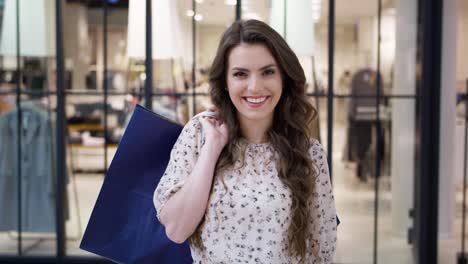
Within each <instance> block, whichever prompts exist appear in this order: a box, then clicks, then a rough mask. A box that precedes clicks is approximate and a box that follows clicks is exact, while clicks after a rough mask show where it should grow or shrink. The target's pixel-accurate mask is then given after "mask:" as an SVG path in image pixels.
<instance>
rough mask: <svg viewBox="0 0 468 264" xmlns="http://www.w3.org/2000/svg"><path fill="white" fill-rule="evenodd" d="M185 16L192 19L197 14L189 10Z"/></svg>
mask: <svg viewBox="0 0 468 264" xmlns="http://www.w3.org/2000/svg"><path fill="white" fill-rule="evenodd" d="M185 14H186V15H187V16H189V17H192V16H193V15H195V12H193V10H191V9H189V10H187V12H185Z"/></svg>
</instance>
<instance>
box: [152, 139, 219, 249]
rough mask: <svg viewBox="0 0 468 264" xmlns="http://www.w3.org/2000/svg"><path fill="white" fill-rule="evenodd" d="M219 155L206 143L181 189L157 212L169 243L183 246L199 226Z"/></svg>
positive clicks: (216, 150)
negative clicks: (170, 241) (159, 214)
mask: <svg viewBox="0 0 468 264" xmlns="http://www.w3.org/2000/svg"><path fill="white" fill-rule="evenodd" d="M219 154H220V150H219V147H216V146H215V145H213V144H210V143H209V142H206V144H205V145H203V147H202V149H201V152H200V156H199V157H198V160H197V162H196V164H195V166H194V168H193V171H192V173H191V174H190V176H189V177H188V179H187V181H186V182H185V183H184V186H183V187H182V188H181V189H180V190H179V191H178V192H177V193H175V194H174V196H172V198H171V199H169V200H168V201H167V203H166V205H165V206H164V208H163V209H162V210H161V217H160V218H161V223H162V224H163V225H164V226H165V228H166V234H167V236H168V238H169V239H170V240H172V241H174V242H176V243H179V244H180V243H183V242H184V241H185V240H186V239H187V238H188V237H190V235H192V233H193V232H194V231H195V229H196V227H197V226H198V224H199V223H200V221H201V219H202V217H203V215H204V214H205V211H206V207H207V204H208V197H209V194H210V189H211V183H212V181H213V175H214V168H215V165H216V162H217V160H218V157H219Z"/></svg>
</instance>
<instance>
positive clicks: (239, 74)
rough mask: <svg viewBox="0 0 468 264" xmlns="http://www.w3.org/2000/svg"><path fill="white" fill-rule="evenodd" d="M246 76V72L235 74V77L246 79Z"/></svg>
mask: <svg viewBox="0 0 468 264" xmlns="http://www.w3.org/2000/svg"><path fill="white" fill-rule="evenodd" d="M245 75H246V74H245V72H235V73H234V77H244V76H245Z"/></svg>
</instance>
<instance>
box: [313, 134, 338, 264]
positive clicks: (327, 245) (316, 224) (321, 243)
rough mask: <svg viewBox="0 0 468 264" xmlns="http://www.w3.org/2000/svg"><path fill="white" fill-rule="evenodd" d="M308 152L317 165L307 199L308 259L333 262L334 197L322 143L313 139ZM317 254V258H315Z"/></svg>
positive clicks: (324, 263)
mask: <svg viewBox="0 0 468 264" xmlns="http://www.w3.org/2000/svg"><path fill="white" fill-rule="evenodd" d="M309 152H310V155H311V158H312V160H313V162H314V164H316V165H317V169H318V175H317V176H316V178H315V190H314V191H313V193H312V199H311V201H309V206H310V209H311V219H310V224H311V225H310V231H311V237H312V241H311V242H312V245H311V246H310V247H309V248H310V249H311V250H310V252H308V253H309V254H311V256H310V259H315V260H316V261H314V262H313V263H320V264H322V263H323V264H329V263H332V262H333V257H334V255H335V249H336V240H337V222H336V209H335V198H334V196H333V190H332V186H331V182H330V174H329V170H328V163H327V158H326V154H325V151H324V149H323V147H322V145H321V144H320V143H319V142H318V141H317V140H315V139H313V140H312V141H311V146H310V149H309ZM317 256H318V257H319V260H317V259H316V258H317Z"/></svg>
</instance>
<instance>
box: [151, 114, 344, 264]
mask: <svg viewBox="0 0 468 264" xmlns="http://www.w3.org/2000/svg"><path fill="white" fill-rule="evenodd" d="M203 143H204V139H203V135H202V130H201V124H200V122H199V120H198V117H195V118H193V119H191V120H190V121H189V122H188V123H187V124H186V125H185V127H184V129H183V130H182V132H181V134H180V136H179V138H178V140H177V142H176V143H175V145H174V147H173V149H172V152H171V157H170V161H169V164H168V166H167V169H166V171H165V173H164V175H163V177H162V178H161V181H160V182H159V184H158V187H157V188H156V190H155V192H154V206H155V208H156V212H157V217H158V219H159V215H160V212H161V209H162V208H163V207H164V205H165V203H166V202H167V201H168V200H169V198H170V197H171V196H172V195H173V194H174V193H176V192H177V191H178V190H179V189H180V188H181V187H182V186H183V185H184V181H185V179H187V177H189V175H190V172H191V171H192V168H193V166H194V164H195V162H196V160H197V156H198V154H199V152H200V149H201V146H202V145H203ZM309 152H310V155H311V157H312V160H313V161H314V163H316V164H317V166H318V168H319V171H320V173H319V175H318V176H317V177H316V178H315V191H314V192H313V195H312V196H313V198H314V199H313V200H312V201H310V202H309V207H310V210H311V211H312V214H311V216H312V218H311V219H310V225H309V226H310V230H309V232H310V234H311V235H312V239H311V240H308V241H307V248H308V251H307V252H306V258H305V262H304V263H314V264H315V263H317V264H318V263H320V264H322V263H331V262H332V260H333V256H334V252H335V247H336V235H337V234H336V232H337V223H336V212H335V203H334V197H333V192H332V188H331V185H330V177H329V173H328V165H327V161H326V155H325V152H324V149H323V148H322V146H321V145H320V143H319V142H318V141H317V140H315V139H312V140H311V143H310V150H309ZM274 158H275V151H274V149H273V147H272V146H271V145H270V144H269V143H263V144H248V146H247V148H246V154H245V163H244V166H243V167H241V166H237V165H241V163H240V161H238V164H236V166H234V167H235V168H233V169H227V170H224V171H223V172H221V173H222V174H224V175H223V176H224V182H225V184H226V185H227V188H228V189H227V191H226V190H225V189H224V186H223V184H222V182H221V180H220V177H219V176H221V175H215V177H214V178H213V180H214V181H215V182H214V186H213V193H212V194H211V196H210V198H209V201H208V207H207V210H206V212H205V224H204V225H203V229H202V234H201V236H202V240H203V243H204V246H205V248H206V249H205V250H203V251H201V250H199V249H197V248H195V247H191V253H192V258H193V261H194V263H203V264H205V263H208V264H210V263H224V264H229V263H265V264H266V263H268V264H270V263H271V264H276V263H285V264H286V263H287V264H293V263H299V259H298V258H296V257H292V256H291V255H289V253H288V246H289V245H288V244H289V243H288V242H287V231H288V227H289V225H290V222H291V213H290V207H291V201H292V199H291V197H292V196H291V192H290V190H289V188H287V186H286V185H285V184H283V183H282V182H281V180H280V179H279V177H278V173H277V170H276V167H275V162H274ZM239 167H240V168H239Z"/></svg>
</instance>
